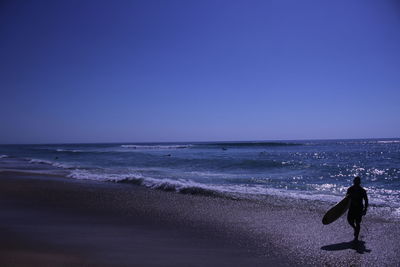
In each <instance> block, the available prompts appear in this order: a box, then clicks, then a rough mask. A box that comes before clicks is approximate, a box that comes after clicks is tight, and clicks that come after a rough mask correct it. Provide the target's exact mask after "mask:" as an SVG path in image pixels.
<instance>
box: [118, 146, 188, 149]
mask: <svg viewBox="0 0 400 267" xmlns="http://www.w3.org/2000/svg"><path fill="white" fill-rule="evenodd" d="M121 147H122V148H132V149H181V148H189V147H192V145H121Z"/></svg>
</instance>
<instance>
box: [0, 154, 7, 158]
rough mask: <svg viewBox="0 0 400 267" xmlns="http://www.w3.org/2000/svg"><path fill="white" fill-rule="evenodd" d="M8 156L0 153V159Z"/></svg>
mask: <svg viewBox="0 0 400 267" xmlns="http://www.w3.org/2000/svg"><path fill="white" fill-rule="evenodd" d="M4 158H8V155H0V159H4Z"/></svg>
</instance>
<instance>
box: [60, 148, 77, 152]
mask: <svg viewBox="0 0 400 267" xmlns="http://www.w3.org/2000/svg"><path fill="white" fill-rule="evenodd" d="M56 151H57V152H74V153H78V152H83V150H78V149H62V148H58V149H56Z"/></svg>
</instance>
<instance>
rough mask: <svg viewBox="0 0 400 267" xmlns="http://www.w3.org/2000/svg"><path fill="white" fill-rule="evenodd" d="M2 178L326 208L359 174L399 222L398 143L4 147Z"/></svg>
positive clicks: (1, 150) (1, 149)
mask: <svg viewBox="0 0 400 267" xmlns="http://www.w3.org/2000/svg"><path fill="white" fill-rule="evenodd" d="M0 171H17V172H26V173H30V172H31V173H42V174H51V175H56V176H64V177H67V178H71V179H88V180H96V181H103V182H112V183H126V184H136V185H141V186H145V187H148V188H152V189H159V190H165V191H176V192H180V193H185V194H203V195H210V196H230V197H235V198H249V197H250V198H262V197H265V196H269V195H275V196H282V197H288V198H301V199H310V200H321V201H329V202H335V201H338V200H340V199H341V198H342V197H343V196H344V195H345V194H346V190H347V188H348V187H349V186H350V185H351V184H352V180H353V178H354V177H355V176H356V175H359V176H361V177H362V186H363V187H364V188H365V189H366V190H367V192H368V196H369V199H370V203H371V204H372V206H374V207H380V208H384V209H388V210H390V212H391V213H392V214H393V215H395V216H396V215H397V216H400V139H357V140H307V141H296V140H291V141H257V142H185V143H107V144H105V143H104V144H48V145H46V144H40V145H1V146H0ZM56 176H54V179H57V177H56ZM127 186H128V185H127Z"/></svg>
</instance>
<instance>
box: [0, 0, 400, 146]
mask: <svg viewBox="0 0 400 267" xmlns="http://www.w3.org/2000/svg"><path fill="white" fill-rule="evenodd" d="M0 38H1V39H0V114H1V115H0V127H1V129H0V143H36V142H39V143H47V142H128V141H131V142H139V141H189V140H192V141H195V140H198V141H209V140H274V139H320V138H370V137H399V136H400V2H399V1H384V0H382V1H367V0H360V1H351V0H344V1H323V0H321V1H320V0H315V1H297V0H293V1H281V0H277V1H267V0H262V1H253V0H252V1H247V0H243V1H232V0H226V1H219V0H215V1H204V0H201V1H185V0H182V1H165V0H160V1H152V0H143V1H120V0H119V1H111V0H110V1H102V0H100V1H99V0H96V1H81V0H77V1H70V0H68V1H58V0H57V1H12V0H10V1H2V2H1V3H0Z"/></svg>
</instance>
